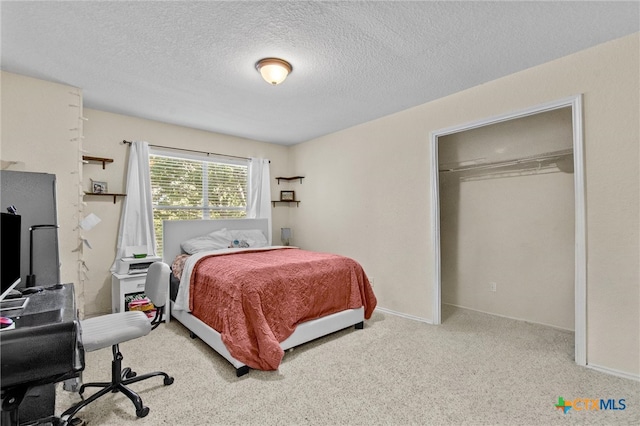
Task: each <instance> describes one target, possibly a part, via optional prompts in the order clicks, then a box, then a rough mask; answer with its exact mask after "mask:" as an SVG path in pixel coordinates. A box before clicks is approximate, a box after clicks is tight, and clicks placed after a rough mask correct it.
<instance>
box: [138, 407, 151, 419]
mask: <svg viewBox="0 0 640 426" xmlns="http://www.w3.org/2000/svg"><path fill="white" fill-rule="evenodd" d="M147 414H149V407H142V410H136V416H138V417H145V416H146V415H147Z"/></svg>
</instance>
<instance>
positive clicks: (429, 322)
mask: <svg viewBox="0 0 640 426" xmlns="http://www.w3.org/2000/svg"><path fill="white" fill-rule="evenodd" d="M374 311H380V312H383V313H385V314H389V315H395V316H397V317H402V318H407V319H410V320H413V321H418V322H424V323H426V324H430V325H433V321H431V320H428V319H426V318H421V317H416V316H414V315H409V314H404V313H402V312H398V311H392V310H391V309H387V308H381V307H379V306H376V308H375V309H374Z"/></svg>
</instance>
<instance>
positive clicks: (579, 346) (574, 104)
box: [429, 94, 587, 366]
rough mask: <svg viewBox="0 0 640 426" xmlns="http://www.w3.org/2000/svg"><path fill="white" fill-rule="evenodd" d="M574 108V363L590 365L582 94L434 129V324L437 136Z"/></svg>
mask: <svg viewBox="0 0 640 426" xmlns="http://www.w3.org/2000/svg"><path fill="white" fill-rule="evenodd" d="M566 107H571V111H572V125H573V168H574V193H575V232H574V235H575V277H574V286H575V295H574V297H575V362H576V364H578V365H583V366H584V365H587V353H586V351H587V297H586V294H587V281H586V280H587V278H586V276H587V274H586V271H587V260H586V208H585V186H584V142H583V123H582V95H581V94H580V95H577V96H573V97H569V98H564V99H559V100H557V101H553V102H549V103H545V104H541V105H536V106H533V107H530V108H526V109H524V110H520V111H515V112H511V113H507V114H503V115H499V116H495V117H489V118H485V119H482V120H478V121H474V122H471V123H466V124H462V125H458V126H454V127H449V128H446V129H441V130H437V131H434V132H431V135H430V146H429V151H430V154H431V224H432V229H431V231H432V232H431V235H432V246H433V259H432V266H433V295H432V300H433V307H432V322H433V324H440V323H441V314H442V313H441V303H442V300H441V297H442V290H441V286H442V271H441V257H440V183H439V174H438V138H439V137H441V136H447V135H451V134H454V133H459V132H464V131H466V130H471V129H476V128H478V127H484V126H489V125H492V124H496V123H501V122H504V121H508V120H514V119H518V118H522V117H526V116H530V115H535V114H539V113H543V112H547V111H552V110H556V109H561V108H566Z"/></svg>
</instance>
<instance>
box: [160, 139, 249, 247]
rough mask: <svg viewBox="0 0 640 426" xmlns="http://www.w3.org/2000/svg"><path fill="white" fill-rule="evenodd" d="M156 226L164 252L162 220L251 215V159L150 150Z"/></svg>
mask: <svg viewBox="0 0 640 426" xmlns="http://www.w3.org/2000/svg"><path fill="white" fill-rule="evenodd" d="M149 174H150V176H151V197H152V202H153V225H154V229H155V234H156V242H157V246H158V247H157V249H158V254H160V253H162V221H163V220H184V219H219V218H240V217H245V216H246V214H247V211H246V210H247V179H248V161H247V160H227V159H224V158H220V157H205V156H203V157H199V156H194V155H188V154H178V153H172V152H163V151H157V150H152V151H151V152H150V153H149Z"/></svg>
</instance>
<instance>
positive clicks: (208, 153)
mask: <svg viewBox="0 0 640 426" xmlns="http://www.w3.org/2000/svg"><path fill="white" fill-rule="evenodd" d="M122 143H123V144H126V145H129V146H131V144H132V143H133V142H131V141H128V140H123V141H122ZM149 146H152V147H154V148H164V149H175V150H177V151H186V152H196V153H198V154H207V155H219V156H221V157H229V158H240V159H241V160H249V161H251V158H249V157H238V156H237V155H229V154H218V153H216V152H207V151H198V150H195V149H186V148H175V147H172V146H162V145H152V144H149ZM269 162H271V161H269Z"/></svg>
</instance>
